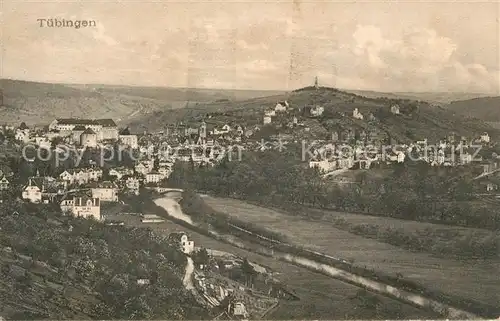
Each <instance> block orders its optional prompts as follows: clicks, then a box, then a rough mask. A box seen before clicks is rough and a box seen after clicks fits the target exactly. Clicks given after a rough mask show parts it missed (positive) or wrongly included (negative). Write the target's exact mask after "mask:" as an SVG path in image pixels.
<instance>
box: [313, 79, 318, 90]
mask: <svg viewBox="0 0 500 321" xmlns="http://www.w3.org/2000/svg"><path fill="white" fill-rule="evenodd" d="M314 88H316V89H318V88H319V84H318V76H316V77H315V78H314Z"/></svg>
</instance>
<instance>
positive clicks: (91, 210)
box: [61, 197, 101, 220]
mask: <svg viewBox="0 0 500 321" xmlns="http://www.w3.org/2000/svg"><path fill="white" fill-rule="evenodd" d="M61 210H62V211H63V212H66V213H70V214H73V215H74V216H83V217H85V218H89V217H93V218H95V219H96V220H101V204H100V201H99V199H98V198H87V197H74V198H72V199H66V200H63V201H62V202H61Z"/></svg>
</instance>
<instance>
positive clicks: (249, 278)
mask: <svg viewBox="0 0 500 321" xmlns="http://www.w3.org/2000/svg"><path fill="white" fill-rule="evenodd" d="M241 272H242V273H243V275H244V276H245V285H246V286H252V287H253V280H254V277H255V275H256V274H257V271H255V269H254V267H253V266H252V265H251V264H250V262H249V261H248V259H247V258H245V259H244V260H243V263H242V264H241Z"/></svg>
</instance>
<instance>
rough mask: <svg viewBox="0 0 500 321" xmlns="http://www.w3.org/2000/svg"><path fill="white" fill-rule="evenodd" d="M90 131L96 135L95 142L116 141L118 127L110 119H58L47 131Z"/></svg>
mask: <svg viewBox="0 0 500 321" xmlns="http://www.w3.org/2000/svg"><path fill="white" fill-rule="evenodd" d="M82 127H83V128H85V129H91V130H93V131H94V132H95V133H96V135H97V140H98V141H102V140H108V139H109V140H117V139H118V126H117V125H116V123H115V122H114V120H112V119H79V118H58V119H55V120H54V121H53V122H52V123H50V125H49V130H56V131H68V132H72V131H74V130H77V131H78V130H81V128H82Z"/></svg>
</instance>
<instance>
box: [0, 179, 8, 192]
mask: <svg viewBox="0 0 500 321" xmlns="http://www.w3.org/2000/svg"><path fill="white" fill-rule="evenodd" d="M0 177H1V178H0V191H6V190H8V189H9V186H10V182H9V180H8V179H7V177H5V176H0Z"/></svg>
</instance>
